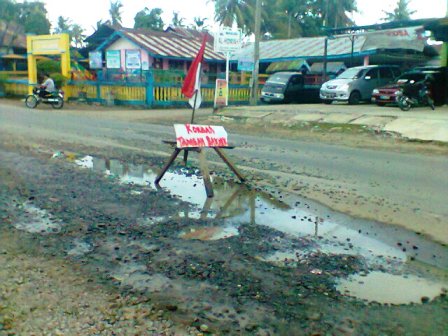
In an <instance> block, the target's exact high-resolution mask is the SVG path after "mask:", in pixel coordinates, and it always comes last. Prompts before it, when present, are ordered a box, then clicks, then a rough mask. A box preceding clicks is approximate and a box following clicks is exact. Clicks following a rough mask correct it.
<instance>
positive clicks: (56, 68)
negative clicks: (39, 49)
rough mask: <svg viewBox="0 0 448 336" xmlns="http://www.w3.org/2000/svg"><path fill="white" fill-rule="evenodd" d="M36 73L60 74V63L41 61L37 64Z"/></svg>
mask: <svg viewBox="0 0 448 336" xmlns="http://www.w3.org/2000/svg"><path fill="white" fill-rule="evenodd" d="M37 72H38V73H49V74H51V73H56V72H57V73H60V72H61V62H58V61H53V60H41V61H39V62H37Z"/></svg>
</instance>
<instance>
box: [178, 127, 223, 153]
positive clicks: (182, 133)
mask: <svg viewBox="0 0 448 336" xmlns="http://www.w3.org/2000/svg"><path fill="white" fill-rule="evenodd" d="M174 131H175V132H176V143H177V147H178V148H188V147H222V146H228V143H227V132H226V130H225V129H224V127H222V126H211V125H192V124H174Z"/></svg>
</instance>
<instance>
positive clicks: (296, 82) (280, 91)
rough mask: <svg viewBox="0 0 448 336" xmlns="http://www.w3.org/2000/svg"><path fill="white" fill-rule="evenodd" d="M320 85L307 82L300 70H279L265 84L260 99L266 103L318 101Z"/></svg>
mask: <svg viewBox="0 0 448 336" xmlns="http://www.w3.org/2000/svg"><path fill="white" fill-rule="evenodd" d="M319 87H320V86H319V85H317V86H316V85H314V86H313V85H307V84H305V76H304V75H303V74H302V73H300V72H277V73H275V74H272V75H271V76H270V77H269V78H268V80H267V81H266V83H265V84H264V86H263V88H262V89H261V97H260V100H261V101H263V102H265V103H290V102H309V103H311V102H316V103H317V102H319Z"/></svg>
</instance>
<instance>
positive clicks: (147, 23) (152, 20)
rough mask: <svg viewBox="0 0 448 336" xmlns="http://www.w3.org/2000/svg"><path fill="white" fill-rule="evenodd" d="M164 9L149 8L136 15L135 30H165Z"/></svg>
mask: <svg viewBox="0 0 448 336" xmlns="http://www.w3.org/2000/svg"><path fill="white" fill-rule="evenodd" d="M161 15H162V9H160V8H153V9H151V10H149V9H148V8H147V7H145V9H143V10H141V11H140V12H138V13H137V14H136V15H135V18H134V28H149V29H152V30H159V31H162V30H163V26H164V23H163V20H162V17H161Z"/></svg>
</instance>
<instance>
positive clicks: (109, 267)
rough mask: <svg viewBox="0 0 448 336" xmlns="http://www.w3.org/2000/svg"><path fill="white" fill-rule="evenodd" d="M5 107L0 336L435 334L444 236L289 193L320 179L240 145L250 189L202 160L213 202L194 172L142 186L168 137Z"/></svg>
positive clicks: (441, 325) (0, 171) (138, 127)
mask: <svg viewBox="0 0 448 336" xmlns="http://www.w3.org/2000/svg"><path fill="white" fill-rule="evenodd" d="M10 111H11V109H10V110H9V112H3V111H2V112H1V113H3V114H2V118H3V120H2V123H1V125H2V126H1V127H2V132H1V133H0V140H1V145H0V220H1V227H0V234H1V236H0V241H1V244H0V261H1V262H2V265H6V266H5V267H4V269H2V271H1V272H0V279H1V280H2V281H1V285H0V298H1V301H0V335H3V334H4V335H22V334H23V335H28V334H29V335H32V334H33V333H34V334H35V335H40V334H46V333H54V334H56V335H58V334H60V335H91V334H95V335H96V334H99V335H127V334H139V333H140V334H141V335H153V334H162V335H188V334H191V335H197V334H232V335H233V334H238V335H240V334H247V335H325V334H331V335H375V334H377V335H382V334H383V335H423V334H434V335H443V334H444V333H446V330H447V326H448V317H447V314H446V311H447V308H448V301H447V299H446V290H447V284H448V277H447V269H448V258H447V257H448V251H447V248H446V245H444V244H443V243H441V241H443V240H444V239H446V237H439V238H440V239H431V232H430V231H424V230H413V229H412V228H409V227H406V226H404V225H401V226H397V225H391V223H387V222H386V221H383V222H375V221H372V220H370V219H368V218H367V219H360V218H356V217H354V216H348V215H347V214H344V213H341V212H337V211H335V210H331V209H329V208H327V207H325V206H323V205H322V204H320V203H317V202H314V201H312V200H310V199H307V198H304V197H302V196H301V195H300V192H301V191H303V190H307V189H308V188H309V187H311V186H308V187H306V186H303V185H302V186H300V184H297V181H298V180H299V177H303V176H308V180H309V178H310V175H314V176H312V177H313V178H317V176H318V175H325V174H319V172H318V171H314V172H313V174H304V172H291V171H289V168H288V166H289V167H294V166H297V162H298V161H299V156H296V155H295V154H294V151H288V150H287V149H288V147H287V146H286V147H283V146H282V147H281V148H282V150H283V151H285V157H289V158H290V159H291V160H290V162H282V161H281V159H280V160H277V163H278V166H276V165H274V164H273V163H270V162H268V163H266V162H260V161H264V160H262V159H263V157H262V156H259V157H257V158H255V157H253V156H252V157H251V155H253V154H254V152H253V151H254V150H255V149H254V146H253V145H252V144H251V143H249V142H248V141H247V139H251V140H253V139H254V138H246V139H245V141H246V143H247V144H245V145H244V144H243V146H244V148H242V149H240V152H238V151H236V152H235V154H233V153H232V155H233V158H234V161H236V162H237V164H239V163H240V161H239V159H238V157H239V156H240V155H242V156H244V157H245V161H244V164H243V166H245V167H247V166H252V169H251V170H248V169H247V168H246V169H245V173H246V174H247V175H248V176H250V178H251V181H252V182H251V183H250V185H248V186H245V185H241V184H239V183H235V182H233V181H232V180H233V179H232V177H231V175H230V174H229V173H228V172H227V171H226V169H225V168H224V167H222V166H220V165H217V164H216V165H215V166H214V169H213V174H212V176H213V183H214V189H215V191H216V197H215V198H214V199H212V200H211V199H207V198H206V197H205V193H204V190H203V185H202V180H201V179H200V177H198V176H197V171H196V169H195V167H194V166H195V165H194V162H193V164H191V166H190V167H187V168H185V167H177V168H176V169H175V170H173V171H170V172H169V174H167V176H166V177H165V178H164V180H162V182H161V185H162V189H161V190H160V189H157V188H156V186H154V185H153V181H154V177H155V174H156V172H157V171H158V170H159V169H160V167H161V166H162V165H163V163H164V162H165V160H166V156H164V155H163V153H164V147H163V145H161V144H160V140H161V138H162V137H169V136H170V132H169V130H168V128H166V127H162V126H155V125H147V124H141V123H127V122H123V121H105V120H100V119H96V120H94V119H90V118H87V117H85V116H82V115H76V116H74V115H71V114H68V115H59V114H57V113H53V112H51V111H47V110H40V111H39V110H38V111H36V112H28V111H26V110H20V109H17V110H15V111H14V112H16V113H17V112H20V113H23V114H20V115H18V114H14V117H13V116H12V114H8V113H11V112H10ZM74 123H76V125H75V124H74ZM82 125H85V127H84V126H82ZM258 140H259V141H260V142H258V143H262V141H263V140H261V138H258ZM284 141H287V140H284ZM290 146H292V144H291V145H290ZM261 147H263V146H262V145H260V147H258V148H257V152H258V153H260V151H261V149H260V148H261ZM165 152H168V151H167V150H165ZM272 152H273V151H272V150H271V149H270V148H266V152H265V154H264V155H266V156H269V154H272ZM396 155H398V154H396ZM431 155H432V157H434V158H435V159H437V160H441V164H444V162H445V161H443V159H442V158H440V157H439V156H435V155H434V154H431ZM270 157H271V158H273V157H275V156H274V155H272V156H270ZM430 157H431V156H430ZM235 158H236V159H235ZM256 160H258V161H256ZM336 161H337V160H336ZM307 169H310V168H307ZM269 171H271V172H272V175H269V173H268V172H269ZM359 171H360V175H362V174H363V173H361V171H362V169H361V168H359ZM435 171H437V168H436V170H435ZM277 174H278V175H281V176H282V178H284V179H283V180H280V179H278V181H277V182H276V183H272V182H271V181H270V179H276V176H278V175H277ZM292 174H293V175H294V174H295V175H296V178H295V179H291V178H290V176H291V175H292ZM319 179H320V178H319ZM344 179H345V177H343V178H340V179H338V178H335V177H331V178H326V180H327V181H331V183H333V185H334V186H335V187H336V186H338V184H339V186H344V185H345V184H344V183H346V182H347V181H344ZM347 179H348V178H347ZM372 179H373V180H375V177H372ZM339 182H340V183H339ZM350 182H352V181H350ZM370 182H372V181H370ZM285 183H286V184H287V185H286V186H285V185H284V184H285ZM322 188H323V186H322ZM428 188H430V187H428ZM308 190H309V189H308ZM360 190H362V188H360ZM386 190H387V189H386ZM298 191H299V192H298ZM324 191H325V192H327V193H328V194H330V195H331V192H330V191H331V190H328V189H326V190H324ZM314 192H316V193H317V192H318V191H317V190H314ZM341 192H347V190H342V191H341ZM436 192H437V191H436ZM397 194H399V193H397ZM343 195H344V194H339V196H340V197H341V198H344V197H343ZM364 196H366V195H364ZM336 198H337V197H336ZM348 198H349V197H348ZM332 199H333V200H334V197H333V198H332ZM397 199H399V196H397ZM364 201H365V202H367V199H366V200H364ZM386 201H388V200H384V202H383V203H385V202H386ZM437 202H438V201H437ZM360 203H361V202H360ZM347 204H348V203H347ZM352 205H353V204H352ZM378 207H381V205H378ZM395 207H399V206H397V205H395ZM334 208H337V207H334ZM427 211H428V209H427V208H426V207H422V210H421V212H423V213H424V214H425V213H426V212H427ZM431 211H432V209H431ZM443 211H445V210H441V211H440V212H439V213H438V216H439V217H440V219H441V222H442V223H445V224H446V217H444V213H443ZM365 217H368V216H365ZM445 230H446V228H445ZM422 231H424V232H422ZM445 232H446V231H445ZM70 284H71V285H70ZM392 284H393V286H392ZM391 287H393V288H392V289H395V290H390V289H391ZM385 293H386V295H384V294H385ZM43 302H44V304H43ZM49 311H51V313H48V312H49Z"/></svg>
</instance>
